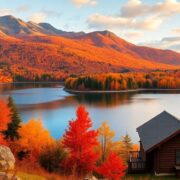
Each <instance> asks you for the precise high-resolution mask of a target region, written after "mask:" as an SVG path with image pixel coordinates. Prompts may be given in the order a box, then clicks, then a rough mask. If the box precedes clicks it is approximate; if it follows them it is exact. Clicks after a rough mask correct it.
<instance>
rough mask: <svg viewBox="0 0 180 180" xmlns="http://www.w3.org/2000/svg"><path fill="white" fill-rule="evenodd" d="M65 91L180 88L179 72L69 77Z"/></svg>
mask: <svg viewBox="0 0 180 180" xmlns="http://www.w3.org/2000/svg"><path fill="white" fill-rule="evenodd" d="M65 87H66V88H67V89H74V90H127V89H138V88H155V89H158V88H163V89H167V88H171V89H176V88H180V71H178V70H176V71H163V72H149V73H135V72H134V73H108V74H93V75H86V76H80V77H70V78H68V79H66V81H65Z"/></svg>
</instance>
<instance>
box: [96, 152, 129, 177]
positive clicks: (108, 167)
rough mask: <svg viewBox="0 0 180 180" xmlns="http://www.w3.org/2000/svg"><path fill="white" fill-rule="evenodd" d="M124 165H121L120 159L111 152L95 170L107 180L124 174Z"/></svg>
mask: <svg viewBox="0 0 180 180" xmlns="http://www.w3.org/2000/svg"><path fill="white" fill-rule="evenodd" d="M125 170H126V166H125V165H123V161H122V159H121V158H120V157H119V156H118V155H117V154H116V153H113V152H111V153H110V154H109V155H108V156H107V158H106V161H105V162H103V163H102V164H101V165H100V166H99V167H97V169H96V171H97V173H98V174H100V175H102V176H103V177H105V178H107V179H109V180H119V179H121V178H122V177H123V176H124V175H125Z"/></svg>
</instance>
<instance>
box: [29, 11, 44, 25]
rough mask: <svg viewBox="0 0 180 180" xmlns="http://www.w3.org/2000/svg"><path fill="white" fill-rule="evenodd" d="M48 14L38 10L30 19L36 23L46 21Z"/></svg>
mask: <svg viewBox="0 0 180 180" xmlns="http://www.w3.org/2000/svg"><path fill="white" fill-rule="evenodd" d="M46 17H47V16H46V14H45V13H43V12H37V13H35V14H33V15H32V16H31V17H30V21H33V22H35V23H40V22H44V21H45V20H46Z"/></svg>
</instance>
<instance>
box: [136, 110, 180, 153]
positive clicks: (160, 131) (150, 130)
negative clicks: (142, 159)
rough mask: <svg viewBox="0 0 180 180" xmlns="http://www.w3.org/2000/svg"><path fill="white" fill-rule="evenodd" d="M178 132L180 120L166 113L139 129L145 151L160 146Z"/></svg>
mask: <svg viewBox="0 0 180 180" xmlns="http://www.w3.org/2000/svg"><path fill="white" fill-rule="evenodd" d="M178 130H180V120H179V119H178V118H176V117H174V116H173V115H171V114H170V113H168V112H166V111H163V112H162V113H160V114H159V115H157V116H155V117H154V118H152V119H151V120H149V121H148V122H146V123H145V124H143V125H141V126H140V127H138V128H137V132H138V134H139V137H140V140H141V143H142V146H143V148H144V150H145V151H147V150H149V149H150V148H152V147H153V146H155V145H157V144H159V143H160V142H161V141H163V140H165V139H166V138H168V137H169V136H171V135H173V134H174V133H175V132H177V131H178Z"/></svg>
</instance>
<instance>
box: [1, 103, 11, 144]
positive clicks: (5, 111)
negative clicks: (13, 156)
mask: <svg viewBox="0 0 180 180" xmlns="http://www.w3.org/2000/svg"><path fill="white" fill-rule="evenodd" d="M9 114H10V110H9V108H8V106H7V104H6V103H5V102H4V101H2V100H0V144H5V141H4V139H3V137H2V134H1V133H2V132H3V131H5V130H6V129H7V125H8V123H9V121H10V118H9Z"/></svg>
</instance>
